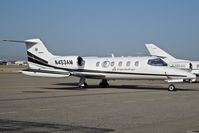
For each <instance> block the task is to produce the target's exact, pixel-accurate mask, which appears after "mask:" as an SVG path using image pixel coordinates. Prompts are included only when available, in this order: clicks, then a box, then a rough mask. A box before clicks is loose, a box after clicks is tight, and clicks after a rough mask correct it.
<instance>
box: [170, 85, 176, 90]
mask: <svg viewBox="0 0 199 133" xmlns="http://www.w3.org/2000/svg"><path fill="white" fill-rule="evenodd" d="M168 91H176V87H175V86H174V85H173V84H171V85H169V87H168Z"/></svg>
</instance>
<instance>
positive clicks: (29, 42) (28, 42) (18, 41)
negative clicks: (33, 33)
mask: <svg viewBox="0 0 199 133" xmlns="http://www.w3.org/2000/svg"><path fill="white" fill-rule="evenodd" d="M3 41H5V42H17V43H24V44H37V43H38V42H36V41H30V40H25V41H20V40H3Z"/></svg>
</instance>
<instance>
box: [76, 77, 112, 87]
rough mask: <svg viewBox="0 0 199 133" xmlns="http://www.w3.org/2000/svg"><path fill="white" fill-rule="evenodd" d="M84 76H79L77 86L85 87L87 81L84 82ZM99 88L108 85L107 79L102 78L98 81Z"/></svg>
mask: <svg viewBox="0 0 199 133" xmlns="http://www.w3.org/2000/svg"><path fill="white" fill-rule="evenodd" d="M85 80H86V79H85V78H84V77H81V78H80V80H79V88H87V86H88V85H87V83H86V82H85ZM99 87H100V88H107V87H109V84H108V81H107V79H102V81H101V82H100V83H99Z"/></svg>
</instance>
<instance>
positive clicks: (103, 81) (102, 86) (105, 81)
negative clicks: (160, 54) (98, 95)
mask: <svg viewBox="0 0 199 133" xmlns="http://www.w3.org/2000/svg"><path fill="white" fill-rule="evenodd" d="M99 87H100V88H107V87H109V84H108V82H107V80H106V79H103V80H102V81H101V82H100V83H99Z"/></svg>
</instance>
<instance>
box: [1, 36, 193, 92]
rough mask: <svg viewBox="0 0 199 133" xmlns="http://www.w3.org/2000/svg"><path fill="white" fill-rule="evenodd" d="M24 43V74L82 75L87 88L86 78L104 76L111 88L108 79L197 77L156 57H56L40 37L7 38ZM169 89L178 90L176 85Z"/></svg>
mask: <svg viewBox="0 0 199 133" xmlns="http://www.w3.org/2000/svg"><path fill="white" fill-rule="evenodd" d="M4 41H9V42H17V43H25V44H26V48H27V56H28V64H29V69H27V70H23V71H22V73H23V74H26V75H30V76H41V77H69V76H76V77H80V81H79V87H80V88H85V87H87V83H86V82H85V80H86V78H91V79H101V82H100V83H99V87H108V86H109V84H108V80H116V79H126V80H165V81H167V82H170V83H174V82H184V81H187V80H189V81H190V82H194V81H195V80H196V76H195V75H194V74H192V73H189V72H187V71H184V70H179V69H176V68H172V67H169V66H168V65H167V63H165V62H164V61H163V60H162V59H160V58H157V57H114V56H112V57H81V56H55V55H53V54H51V53H50V52H49V51H48V50H47V49H46V47H45V46H44V44H43V43H42V41H41V40H40V39H29V40H25V41H16V40H4ZM168 90H169V91H174V90H176V88H175V86H174V85H173V84H170V85H169V87H168Z"/></svg>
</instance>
